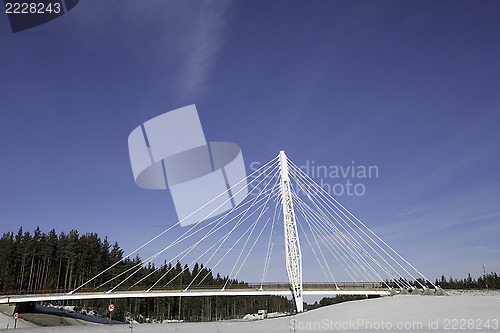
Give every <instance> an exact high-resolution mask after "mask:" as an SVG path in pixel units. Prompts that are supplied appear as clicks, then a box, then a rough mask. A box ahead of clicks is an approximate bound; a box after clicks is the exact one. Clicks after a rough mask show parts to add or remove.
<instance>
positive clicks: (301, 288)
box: [0, 151, 441, 312]
mask: <svg viewBox="0 0 500 333" xmlns="http://www.w3.org/2000/svg"><path fill="white" fill-rule="evenodd" d="M243 195H244V200H239V201H241V203H240V204H239V205H232V206H230V207H232V208H231V209H229V210H227V209H223V208H224V207H227V205H228V203H230V202H232V201H231V200H234V198H235V197H237V196H238V198H240V199H241V196H243ZM221 212H223V213H221ZM200 213H201V215H200ZM196 214H197V215H196ZM191 215H194V216H200V218H198V219H197V220H199V222H198V223H196V224H193V225H192V226H188V227H185V230H186V231H184V232H181V233H180V235H178V236H177V235H176V237H171V236H172V235H174V231H175V229H174V228H175V227H176V226H178V225H179V224H181V223H182V220H181V221H179V222H178V223H176V224H174V225H172V226H171V227H169V228H167V229H166V230H164V231H163V232H161V233H160V234H158V235H157V236H155V237H154V238H152V239H150V240H149V241H147V242H146V243H144V244H142V245H141V246H139V247H138V248H137V249H135V250H134V251H132V252H130V253H128V254H127V255H125V256H124V257H123V259H122V260H120V261H117V262H115V263H114V264H112V265H110V266H109V267H107V268H106V269H104V270H102V271H101V272H100V273H98V274H96V275H95V276H94V277H92V278H91V279H89V280H88V281H86V282H83V283H82V284H81V285H79V286H78V287H76V288H75V289H74V290H72V291H70V292H65V293H46V294H30V295H8V296H3V297H0V304H6V303H26V302H42V301H57V300H82V299H116V298H144V297H171V296H181V297H190V296H192V297H196V296H236V295H247V296H248V295H254V296H258V295H288V296H289V295H291V296H292V297H293V299H294V301H295V305H296V309H297V312H302V311H303V296H304V295H378V296H386V295H390V294H395V293H397V292H408V291H412V292H415V293H417V292H418V293H423V294H434V293H437V294H439V293H440V292H441V291H440V289H439V288H438V287H436V286H435V285H434V284H433V283H432V282H431V281H429V280H428V279H427V278H426V277H425V276H424V275H423V274H422V273H421V272H420V271H418V270H417V269H416V268H415V267H414V266H412V265H411V264H410V263H409V262H408V261H407V260H405V259H404V258H403V257H402V256H401V255H400V254H398V253H397V252H396V251H395V250H394V249H393V248H392V247H391V246H389V245H388V244H387V243H386V242H385V241H383V240H382V239H381V238H380V237H379V236H378V235H377V234H375V233H374V232H373V231H372V230H371V229H370V228H368V227H367V226H366V225H365V224H364V223H363V222H361V221H360V220H359V219H358V218H356V216H354V215H353V214H352V213H351V212H350V211H348V210H347V209H346V208H345V207H344V206H342V205H341V204H340V203H339V202H338V201H337V200H336V199H335V198H334V197H333V196H331V195H330V194H329V193H328V192H326V191H325V190H324V189H323V188H321V186H319V185H318V184H317V183H315V182H314V180H313V179H311V178H310V177H309V176H308V175H307V174H306V173H304V172H303V170H301V169H300V168H299V167H298V166H297V165H295V164H294V163H293V162H292V161H290V160H289V159H288V158H287V156H286V155H285V153H284V152H283V151H281V152H280V153H279V155H278V156H277V157H276V158H274V159H272V160H271V161H269V162H268V163H266V164H264V165H263V166H261V167H260V168H259V169H257V170H256V171H254V172H253V173H252V174H250V175H249V176H248V177H246V178H245V179H242V180H241V181H239V182H237V183H236V184H235V185H233V186H232V187H230V188H228V189H227V190H226V191H224V192H222V193H221V194H220V195H218V196H217V197H215V198H213V199H212V200H211V201H209V202H207V203H206V204H205V205H203V206H202V207H200V208H199V209H198V210H196V211H194V212H192V213H191ZM191 215H188V216H187V217H186V218H190V217H191ZM177 231H179V228H177ZM172 238H174V239H173V240H172ZM169 239H170V240H169ZM304 244H305V246H304ZM283 245H284V251H282V249H283ZM273 250H274V251H273ZM139 253H141V255H143V257H144V258H145V259H144V260H138V261H133V265H129V267H126V268H125V267H123V260H124V259H126V258H133V257H134V256H137V255H138V254H139ZM276 253H278V255H276ZM144 254H146V255H145V256H144ZM273 254H274V257H273ZM283 259H284V260H283ZM175 261H182V262H188V263H189V264H186V265H185V266H184V268H183V269H180V270H175V269H174V266H171V265H170V266H168V267H167V263H171V262H175ZM283 261H284V265H283ZM162 262H163V264H162ZM199 262H201V263H203V264H204V265H205V267H211V269H210V270H207V269H198V268H196V269H194V267H198V266H197V265H198V263H199ZM155 263H156V264H157V265H156V266H155V267H157V268H156V269H154V270H152V271H151V272H150V273H149V274H147V275H144V276H141V272H142V268H143V267H146V266H147V265H149V266H151V264H155ZM158 263H160V264H158ZM259 263H260V264H259ZM258 267H260V268H258ZM190 268H193V272H192V274H190V276H189V279H188V280H187V281H182V282H183V283H182V289H179V288H178V287H177V289H175V288H173V287H172V286H173V285H174V284H175V283H174V281H179V279H181V280H182V278H183V276H184V275H183V273H184V272H185V271H186V270H189V269H190ZM216 268H217V269H218V270H222V271H227V277H228V278H225V279H223V280H222V282H223V283H222V287H220V286H218V287H217V288H213V287H212V288H210V287H209V286H208V287H207V285H206V283H204V282H206V281H207V279H209V277H210V276H211V274H212V270H215V269H216ZM285 270H286V272H287V277H288V282H286V283H269V282H268V281H269V278H270V275H272V273H271V271H274V272H276V271H277V272H283V271H285ZM257 272H261V273H258V275H260V280H261V281H260V282H259V283H255V284H248V283H243V284H242V283H239V282H238V280H237V279H238V278H239V279H247V280H248V278H247V276H250V275H253V276H255V275H256V274H257ZM318 274H320V275H322V276H323V277H324V281H325V282H320V283H318V282H314V283H309V282H304V281H317V280H318V279H319V276H318ZM339 276H340V278H339ZM304 278H305V279H306V280H304ZM343 278H347V279H349V280H350V281H351V282H347V283H340V282H338V281H340V279H343Z"/></svg>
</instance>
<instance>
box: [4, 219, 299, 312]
mask: <svg viewBox="0 0 500 333" xmlns="http://www.w3.org/2000/svg"><path fill="white" fill-rule="evenodd" d="M123 255H124V251H123V250H122V249H121V248H120V247H119V245H118V243H116V242H115V243H114V244H111V243H110V242H109V240H108V238H107V237H105V238H104V239H101V238H100V237H99V236H98V235H97V234H96V233H86V234H84V235H80V234H79V233H78V231H77V230H71V231H70V232H69V233H64V232H61V233H60V234H57V233H56V231H55V230H54V229H53V230H51V231H50V232H48V233H44V232H42V231H41V230H40V228H39V227H37V228H36V229H35V231H34V232H33V233H30V232H28V231H24V230H23V228H22V227H21V228H19V230H18V232H17V233H16V234H14V233H13V232H7V233H4V234H3V235H2V237H1V238H0V292H1V293H3V294H22V293H42V292H56V291H57V292H69V291H71V290H74V289H75V288H78V287H79V286H81V285H82V284H83V283H85V282H86V281H88V280H90V279H92V278H93V277H95V276H96V275H97V274H99V273H101V272H102V271H104V270H105V269H106V268H108V267H110V266H111V265H113V264H115V263H117V262H119V263H118V264H117V265H115V266H114V267H113V268H112V269H110V270H108V271H106V272H105V273H103V274H101V275H99V276H98V277H96V278H94V279H93V280H92V281H91V282H90V283H88V284H87V285H85V286H84V287H83V288H82V289H81V290H86V291H101V290H102V291H104V290H109V289H111V288H114V287H118V284H119V283H120V281H121V280H120V279H115V280H113V277H115V276H117V275H118V274H120V273H121V272H124V271H126V270H130V272H132V271H135V270H136V269H138V272H137V273H136V274H135V275H134V276H133V277H132V278H130V279H128V280H126V281H125V282H124V283H123V284H121V285H119V288H120V289H130V288H132V289H133V288H135V289H137V290H143V289H144V286H148V287H149V286H151V285H153V284H154V283H155V281H157V280H158V279H159V278H160V277H162V276H164V278H163V279H162V283H161V284H159V285H158V286H157V287H158V288H163V289H165V288H172V289H176V290H179V289H183V288H185V287H186V286H187V285H188V283H190V282H191V281H193V279H194V283H193V284H192V286H196V285H199V287H201V288H203V287H205V288H218V289H220V288H222V286H224V285H225V284H226V282H228V284H230V285H233V286H240V287H244V286H248V284H247V283H245V282H243V281H238V280H234V279H229V277H227V276H226V277H222V276H220V274H215V276H214V274H213V272H212V270H211V269H208V268H207V267H204V266H203V264H198V263H195V265H194V266H193V267H192V268H190V267H188V265H186V264H184V265H182V263H180V262H179V261H177V262H176V263H173V264H172V263H167V262H164V263H163V264H162V265H161V266H160V267H156V266H155V265H154V264H153V263H148V264H147V265H143V263H142V262H141V258H140V257H139V256H136V257H134V258H132V259H131V258H123ZM134 267H135V268H134ZM124 276H125V275H124ZM124 276H122V277H124ZM110 280H111V281H110ZM228 280H229V281H228ZM163 281H165V282H163ZM106 282H108V283H107V284H106V285H105V286H103V284H105V283H106ZM167 282H168V285H167V286H165V284H166V283H167ZM134 285H135V287H134ZM104 287H106V289H103V288H104ZM141 287H142V288H141ZM110 302H113V303H114V304H115V307H116V310H115V311H114V313H113V318H115V319H117V320H125V319H127V318H129V319H130V318H133V319H136V320H138V321H143V320H146V319H147V318H150V319H151V320H165V319H180V320H196V321H199V320H217V319H230V318H238V317H242V316H243V315H245V314H247V313H256V312H257V310H258V309H267V310H268V311H269V312H275V311H278V312H288V311H292V310H293V309H294V304H293V302H292V301H290V300H288V299H287V298H286V297H282V296H258V297H249V296H235V297H229V296H219V297H183V298H180V297H166V298H144V299H116V300H85V301H83V300H82V301H77V302H73V301H72V302H71V304H72V305H76V306H78V307H79V308H82V309H93V310H95V311H97V312H98V313H100V314H101V315H103V316H105V315H106V309H107V306H108V305H109V303H110ZM60 304H69V303H64V302H61V303H60Z"/></svg>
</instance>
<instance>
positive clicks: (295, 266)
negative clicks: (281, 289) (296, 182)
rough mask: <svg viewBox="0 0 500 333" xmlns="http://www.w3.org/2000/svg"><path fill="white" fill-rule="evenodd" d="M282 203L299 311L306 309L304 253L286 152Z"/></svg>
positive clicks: (288, 267)
mask: <svg viewBox="0 0 500 333" xmlns="http://www.w3.org/2000/svg"><path fill="white" fill-rule="evenodd" d="M279 161H280V178H281V179H280V190H281V205H282V206H283V226H284V230H285V262H286V271H287V273H288V280H289V281H290V289H291V291H292V295H293V299H294V300H295V305H296V307H297V312H302V311H304V306H303V297H302V254H301V252H300V242H299V233H298V231H297V224H296V223H295V211H294V209H293V200H292V190H291V187H290V177H289V176H288V161H287V158H286V155H285V152H284V151H283V150H282V151H280V154H279Z"/></svg>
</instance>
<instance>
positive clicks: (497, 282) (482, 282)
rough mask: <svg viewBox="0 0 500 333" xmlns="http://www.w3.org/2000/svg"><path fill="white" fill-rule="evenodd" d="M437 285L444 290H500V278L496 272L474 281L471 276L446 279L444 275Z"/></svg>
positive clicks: (437, 281)
mask: <svg viewBox="0 0 500 333" xmlns="http://www.w3.org/2000/svg"><path fill="white" fill-rule="evenodd" d="M435 284H436V285H439V286H440V287H441V288H444V289H485V288H487V289H500V276H499V275H498V274H497V273H496V272H491V273H486V274H484V275H483V276H480V277H478V278H477V279H474V278H472V277H471V276H470V273H469V275H468V276H467V277H466V278H463V279H460V280H458V279H454V278H453V277H450V278H448V279H446V277H445V276H444V275H442V276H441V279H440V280H437V279H436V283H435Z"/></svg>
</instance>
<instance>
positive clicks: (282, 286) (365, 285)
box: [0, 282, 387, 296]
mask: <svg viewBox="0 0 500 333" xmlns="http://www.w3.org/2000/svg"><path fill="white" fill-rule="evenodd" d="M222 286H223V285H222V284H204V285H200V286H190V287H189V290H220V289H221V288H222ZM336 286H338V287H339V288H340V289H349V290H350V289H365V290H366V289H387V288H385V286H384V285H383V284H382V283H381V282H337V284H336V285H335V284H334V283H328V282H304V283H303V288H304V290H334V289H336ZM148 288H149V287H147V286H134V287H123V288H117V289H116V290H114V291H116V292H144V291H145V290H148ZM185 288H186V286H179V285H176V286H168V285H167V286H156V287H155V288H153V289H151V291H165V290H172V291H179V290H184V289H185ZM226 289H227V290H241V289H251V290H261V289H262V290H290V284H289V283H288V282H266V283H238V284H231V285H227V286H226ZM109 290H110V288H82V289H80V290H78V291H77V293H99V292H102V293H105V292H108V291H109ZM70 291H71V290H68V289H52V290H34V291H19V290H17V291H10V292H8V291H7V292H3V293H0V295H4V296H9V295H30V294H38V295H40V294H56V293H57V294H64V293H67V292H70Z"/></svg>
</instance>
